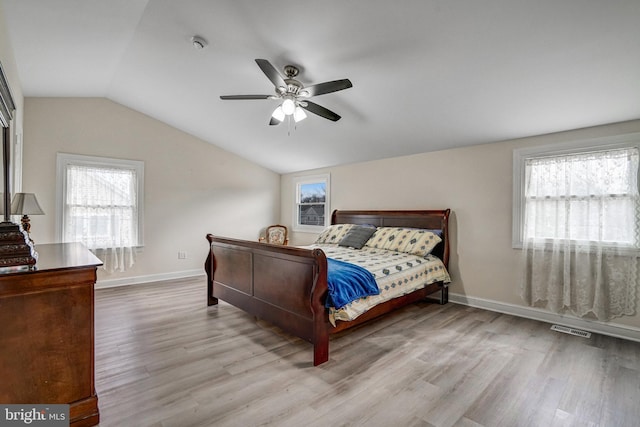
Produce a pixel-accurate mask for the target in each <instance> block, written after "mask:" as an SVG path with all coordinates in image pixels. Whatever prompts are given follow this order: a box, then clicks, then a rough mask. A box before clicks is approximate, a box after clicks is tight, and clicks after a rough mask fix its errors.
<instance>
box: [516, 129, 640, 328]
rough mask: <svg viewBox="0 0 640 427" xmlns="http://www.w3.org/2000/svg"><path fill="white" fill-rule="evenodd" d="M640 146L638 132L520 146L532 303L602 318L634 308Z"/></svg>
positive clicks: (527, 293) (638, 279)
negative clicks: (615, 136) (589, 139)
mask: <svg viewBox="0 0 640 427" xmlns="http://www.w3.org/2000/svg"><path fill="white" fill-rule="evenodd" d="M639 145H640V134H635V135H627V136H624V137H619V138H615V139H614V140H606V141H605V140H596V141H583V142H576V143H573V144H563V145H556V146H552V147H538V148H535V149H529V150H516V152H514V160H515V163H514V171H515V172H516V176H515V178H516V180H514V200H515V201H516V202H517V203H515V205H517V206H518V207H519V210H516V209H514V224H517V227H518V228H516V226H515V225H514V240H515V236H516V235H518V237H519V238H520V240H521V242H518V243H520V244H521V246H520V247H521V248H522V260H523V267H524V268H523V271H522V281H521V296H522V298H523V300H524V301H525V302H526V303H527V304H529V305H530V306H533V307H539V308H546V309H548V310H550V311H552V312H554V313H558V314H565V313H570V314H572V315H574V316H578V317H584V316H595V318H596V319H598V320H600V321H609V320H611V319H613V318H616V317H620V316H628V315H633V314H634V313H635V312H636V309H635V303H636V298H635V294H636V290H637V289H638V288H640V274H639V272H640V271H639V268H638V267H639V263H638V247H640V235H639V231H640V230H639V227H638V226H639V224H638V218H639V217H640V195H639V194H638V157H639V151H640V149H639ZM516 213H517V214H518V216H516ZM518 221H519V222H518Z"/></svg>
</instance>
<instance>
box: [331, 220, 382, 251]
mask: <svg viewBox="0 0 640 427" xmlns="http://www.w3.org/2000/svg"><path fill="white" fill-rule="evenodd" d="M375 232H376V228H375V227H371V226H366V225H354V226H353V227H351V230H349V231H348V232H347V234H345V235H344V237H343V238H342V240H340V242H339V243H338V246H346V247H349V248H355V249H362V247H363V246H364V244H365V243H367V240H369V238H370V237H371V236H373V233H375Z"/></svg>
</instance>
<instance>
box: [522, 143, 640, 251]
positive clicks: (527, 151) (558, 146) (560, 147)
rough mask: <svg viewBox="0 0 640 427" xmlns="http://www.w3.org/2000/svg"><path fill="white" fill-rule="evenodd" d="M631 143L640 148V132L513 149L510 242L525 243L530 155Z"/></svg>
mask: <svg viewBox="0 0 640 427" xmlns="http://www.w3.org/2000/svg"><path fill="white" fill-rule="evenodd" d="M629 147H636V148H638V150H640V132H636V133H629V134H624V135H617V136H609V137H601V138H593V139H580V140H574V141H567V142H562V143H555V144H546V145H540V146H536V147H527V148H516V149H514V150H513V203H512V230H511V246H512V247H513V248H514V249H522V245H523V242H522V234H523V232H524V230H523V227H524V203H525V200H524V185H525V171H526V168H525V162H526V161H527V160H528V159H531V158H539V157H551V156H561V155H567V154H580V153H588V152H593V151H602V150H611V149H616V148H629Z"/></svg>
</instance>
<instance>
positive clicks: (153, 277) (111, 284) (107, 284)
mask: <svg viewBox="0 0 640 427" xmlns="http://www.w3.org/2000/svg"><path fill="white" fill-rule="evenodd" d="M197 276H202V277H203V280H204V277H205V274H204V272H203V271H202V270H201V269H198V270H185V271H175V272H171V273H159V274H148V275H146V276H135V277H125V278H122V279H107V280H98V282H97V283H96V286H95V288H96V289H105V288H115V287H117V286H129V285H138V284H141V283H149V282H160V281H162V280H176V279H186V278H190V277H197Z"/></svg>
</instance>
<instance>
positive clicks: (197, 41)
mask: <svg viewBox="0 0 640 427" xmlns="http://www.w3.org/2000/svg"><path fill="white" fill-rule="evenodd" d="M191 44H193V47H194V48H195V49H197V50H202V49H204V48H205V47H207V44H208V43H207V41H206V40H205V39H203V38H202V37H200V36H193V37H191Z"/></svg>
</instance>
